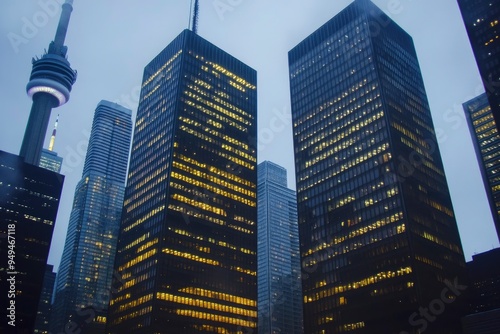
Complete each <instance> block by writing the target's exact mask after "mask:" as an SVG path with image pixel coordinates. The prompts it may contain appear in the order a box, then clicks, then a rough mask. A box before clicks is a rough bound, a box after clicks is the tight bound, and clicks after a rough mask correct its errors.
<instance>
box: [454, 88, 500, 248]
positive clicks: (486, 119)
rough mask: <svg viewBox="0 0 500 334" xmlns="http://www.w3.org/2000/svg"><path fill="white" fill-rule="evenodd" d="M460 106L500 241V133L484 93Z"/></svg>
mask: <svg viewBox="0 0 500 334" xmlns="http://www.w3.org/2000/svg"><path fill="white" fill-rule="evenodd" d="M463 107H464V111H465V117H466V119H467V123H468V125H469V130H470V133H471V137H472V143H473V145H474V149H475V151H476V156H477V161H478V163H479V169H480V171H481V176H482V177H483V182H484V188H485V191H486V197H487V198H488V203H489V204H490V208H491V215H492V217H493V222H494V223H495V227H496V230H497V234H498V240H500V134H499V132H498V127H497V126H496V120H495V119H494V117H493V113H492V112H491V107H490V104H489V102H488V97H487V95H486V94H481V95H479V96H478V97H476V98H474V99H472V100H470V101H467V102H465V103H464V104H463Z"/></svg>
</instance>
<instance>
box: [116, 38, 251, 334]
mask: <svg viewBox="0 0 500 334" xmlns="http://www.w3.org/2000/svg"><path fill="white" fill-rule="evenodd" d="M256 81H257V74H256V72H255V70H253V69H252V68H250V67H249V66H247V65H245V64H244V63H242V62H241V61H239V60H238V59H236V58H234V57H233V56H231V55H229V54H228V53H226V52H224V51H223V50H221V49H219V48H217V47H216V46H215V45H213V44H211V43H210V42H208V41H206V40H205V39H203V38H202V37H200V36H198V35H197V34H195V33H193V32H192V31H190V30H187V29H186V30H184V31H183V32H182V33H181V34H180V35H179V36H178V37H176V38H175V39H174V40H173V41H172V42H171V43H170V44H169V45H168V46H167V47H166V48H165V49H164V50H163V51H161V52H160V53H159V54H158V55H157V56H156V57H155V58H154V59H153V60H152V61H151V62H150V63H149V64H148V65H147V66H146V68H145V69H144V76H143V82H142V90H141V97H140V103H139V107H138V111H137V119H136V123H135V131H134V139H133V141H132V151H131V157H130V168H129V174H128V181H127V188H126V191H125V201H124V210H123V218H122V223H121V231H120V237H119V240H118V247H117V255H116V261H115V270H116V272H117V273H118V274H119V275H120V278H121V279H120V280H117V281H116V282H115V284H113V287H114V289H116V290H115V291H114V293H113V296H112V298H111V301H110V307H109V313H108V321H107V332H108V333H116V334H118V333H131V334H132V333H141V334H142V333H244V332H249V331H255V330H256V327H257V224H256V222H257V203H256V202H257V198H256V197H257V196H256V193H257V189H256V183H257V170H256V167H257V166H256V165H257V159H256V156H257V152H256V149H255V148H256V135H257V93H256Z"/></svg>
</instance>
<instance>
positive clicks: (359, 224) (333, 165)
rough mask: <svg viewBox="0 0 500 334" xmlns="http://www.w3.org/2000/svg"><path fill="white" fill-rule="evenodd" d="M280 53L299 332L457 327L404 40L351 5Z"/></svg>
mask: <svg viewBox="0 0 500 334" xmlns="http://www.w3.org/2000/svg"><path fill="white" fill-rule="evenodd" d="M288 59H289V67H290V89H291V105H292V118H293V136H294V150H295V166H296V168H295V169H296V173H297V174H296V182H297V202H298V216H299V236H300V243H301V257H302V265H303V273H302V275H303V281H302V282H303V284H302V290H303V295H304V299H303V301H304V327H305V333H345V332H349V333H422V332H424V331H425V333H426V334H427V333H429V334H431V333H439V334H445V333H446V334H451V333H453V334H455V333H460V317H461V315H462V311H463V309H462V306H463V305H464V285H465V284H466V278H465V259H464V255H463V250H462V245H461V241H460V237H459V233H458V228H457V223H456V220H455V215H454V212H453V207H452V203H451V198H450V193H449V190H448V185H447V181H446V177H445V173H444V168H443V163H442V160H441V156H440V153H439V148H438V144H437V139H436V133H435V130H434V127H433V122H432V117H431V112H430V108H429V103H428V101H427V96H426V93H425V88H424V82H423V79H422V74H421V72H420V67H419V64H418V59H417V55H416V50H415V47H414V44H413V41H412V38H411V36H409V35H408V33H406V32H405V31H404V30H403V29H402V28H401V27H399V26H398V25H397V24H396V23H395V22H394V21H392V20H391V19H390V18H389V17H388V16H387V15H386V14H385V13H384V12H383V11H382V10H380V9H379V8H378V7H377V6H375V5H374V4H373V3H372V2H371V1H369V0H355V1H354V2H353V3H351V4H350V5H349V6H348V7H346V8H345V9H344V10H343V11H341V12H340V13H339V14H338V15H336V16H335V17H333V18H332V19H331V20H329V21H328V22H327V23H325V24H324V25H323V26H321V27H320V28H319V29H318V30H316V31H315V32H313V33H312V34H311V35H310V36H308V37H307V38H306V39H305V40H303V41H302V42H300V43H299V44H298V45H297V46H296V47H294V48H293V49H292V50H291V51H290V52H289V54H288ZM427 312H429V313H427Z"/></svg>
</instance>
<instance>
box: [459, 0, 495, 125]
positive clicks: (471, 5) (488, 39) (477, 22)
mask: <svg viewBox="0 0 500 334" xmlns="http://www.w3.org/2000/svg"><path fill="white" fill-rule="evenodd" d="M458 5H459V7H460V11H461V12H462V18H463V20H464V24H465V29H466V30H467V34H468V35H469V40H470V44H471V47H472V51H473V52H474V56H475V58H476V63H477V66H478V68H479V73H480V75H481V79H482V81H483V85H484V90H485V92H486V95H487V97H488V100H489V103H490V106H491V110H492V113H493V116H494V118H495V120H496V123H497V130H498V131H500V2H499V1H496V0H458Z"/></svg>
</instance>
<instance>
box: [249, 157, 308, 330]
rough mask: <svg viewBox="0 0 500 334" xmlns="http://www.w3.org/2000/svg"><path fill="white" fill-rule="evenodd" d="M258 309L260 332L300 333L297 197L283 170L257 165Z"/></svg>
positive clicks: (271, 164)
mask: <svg viewBox="0 0 500 334" xmlns="http://www.w3.org/2000/svg"><path fill="white" fill-rule="evenodd" d="M257 203H258V206H257V207H258V213H257V230H258V234H257V235H258V240H259V241H258V247H257V253H258V270H257V278H258V288H259V293H258V303H257V305H258V309H259V327H258V332H259V333H260V334H274V333H287V334H302V333H303V332H304V331H303V324H302V282H301V278H300V252H299V230H298V226H297V198H296V196H295V191H293V190H291V189H289V188H288V187H287V177H286V169H285V168H283V167H281V166H278V165H277V164H275V163H272V162H270V161H264V162H262V163H260V164H259V165H258V166H257Z"/></svg>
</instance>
